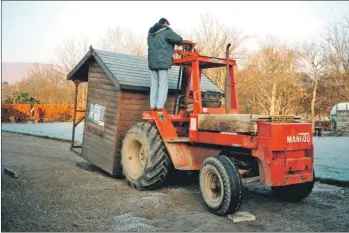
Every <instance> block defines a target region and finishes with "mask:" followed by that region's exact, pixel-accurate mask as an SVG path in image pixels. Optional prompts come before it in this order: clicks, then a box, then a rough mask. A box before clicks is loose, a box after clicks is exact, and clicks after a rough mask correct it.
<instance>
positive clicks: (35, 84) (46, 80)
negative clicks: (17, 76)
mask: <svg viewBox="0 0 349 233" xmlns="http://www.w3.org/2000/svg"><path fill="white" fill-rule="evenodd" d="M21 91H25V92H28V93H29V94H30V95H32V96H33V97H35V98H36V99H38V100H40V101H41V102H43V103H52V104H68V103H70V104H71V103H72V99H71V97H72V95H73V93H74V89H73V85H72V83H70V82H68V81H67V80H66V79H65V76H64V73H63V72H62V70H61V68H60V67H58V66H54V65H45V66H38V65H35V66H33V68H32V69H31V70H30V71H29V74H28V78H27V79H25V80H24V81H23V82H22V83H21ZM69 97H70V98H69Z"/></svg>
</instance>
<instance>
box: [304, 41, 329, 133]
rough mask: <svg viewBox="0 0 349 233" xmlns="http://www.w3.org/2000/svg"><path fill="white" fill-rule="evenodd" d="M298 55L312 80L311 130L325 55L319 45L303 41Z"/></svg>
mask: <svg viewBox="0 0 349 233" xmlns="http://www.w3.org/2000/svg"><path fill="white" fill-rule="evenodd" d="M300 55H301V57H302V58H303V61H304V63H305V65H306V66H308V67H307V68H308V69H309V72H308V76H307V77H309V78H310V79H311V81H312V86H313V88H312V89H313V90H312V100H311V122H312V127H313V132H314V129H315V102H316V93H317V89H318V83H319V79H320V77H321V75H323V71H324V66H325V56H324V53H323V50H322V48H321V46H319V45H318V44H315V43H314V42H313V43H304V44H303V45H302V47H301V51H300Z"/></svg>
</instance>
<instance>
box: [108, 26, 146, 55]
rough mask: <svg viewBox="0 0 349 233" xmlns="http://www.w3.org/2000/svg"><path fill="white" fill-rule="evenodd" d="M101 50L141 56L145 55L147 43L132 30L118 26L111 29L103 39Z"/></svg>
mask: <svg viewBox="0 0 349 233" xmlns="http://www.w3.org/2000/svg"><path fill="white" fill-rule="evenodd" d="M101 49H105V50H109V51H113V52H119V53H128V54H134V55H138V56H139V55H144V54H145V42H144V39H142V38H141V37H140V36H138V35H136V34H135V33H133V32H132V31H131V30H125V29H123V28H121V27H120V26H116V27H115V28H113V29H111V28H109V29H108V31H107V33H106V35H105V37H103V38H102V39H101Z"/></svg>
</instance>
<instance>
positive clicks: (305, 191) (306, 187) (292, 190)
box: [272, 172, 315, 202]
mask: <svg viewBox="0 0 349 233" xmlns="http://www.w3.org/2000/svg"><path fill="white" fill-rule="evenodd" d="M314 184H315V172H314V173H313V181H311V182H306V183H301V184H292V185H287V186H277V187H272V190H273V192H274V194H275V195H276V196H277V197H279V198H281V199H283V200H285V201H290V202H297V201H300V200H302V199H304V198H306V197H307V196H309V194H310V193H311V191H312V190H313V188H314Z"/></svg>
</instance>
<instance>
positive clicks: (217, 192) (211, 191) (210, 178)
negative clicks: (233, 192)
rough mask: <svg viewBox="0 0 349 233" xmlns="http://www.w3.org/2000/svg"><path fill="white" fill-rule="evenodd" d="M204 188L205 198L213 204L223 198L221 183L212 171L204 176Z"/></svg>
mask: <svg viewBox="0 0 349 233" xmlns="http://www.w3.org/2000/svg"><path fill="white" fill-rule="evenodd" d="M205 188H206V190H207V198H208V199H209V200H210V201H211V202H213V203H219V202H220V201H221V199H222V197H223V190H222V185H221V181H220V179H219V177H218V175H217V174H216V173H215V172H213V171H208V172H207V173H206V175H205Z"/></svg>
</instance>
